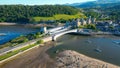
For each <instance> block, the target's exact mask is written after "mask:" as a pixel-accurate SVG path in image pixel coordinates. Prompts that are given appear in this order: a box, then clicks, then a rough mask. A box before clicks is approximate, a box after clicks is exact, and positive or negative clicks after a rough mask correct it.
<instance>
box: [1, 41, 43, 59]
mask: <svg viewBox="0 0 120 68" xmlns="http://www.w3.org/2000/svg"><path fill="white" fill-rule="evenodd" d="M38 42H39V43H38ZM38 42H36V43H35V44H32V45H28V46H25V47H23V48H20V49H18V50H14V51H10V52H8V53H6V54H3V55H1V56H0V61H1V60H4V59H7V58H9V57H11V56H13V55H16V54H18V53H20V52H22V51H25V50H27V49H29V48H32V47H34V46H36V45H38V44H41V43H43V41H42V40H39V41H38Z"/></svg>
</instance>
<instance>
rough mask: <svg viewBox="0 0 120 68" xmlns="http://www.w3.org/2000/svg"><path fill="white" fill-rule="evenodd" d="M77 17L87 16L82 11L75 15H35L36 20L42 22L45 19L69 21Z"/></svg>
mask: <svg viewBox="0 0 120 68" xmlns="http://www.w3.org/2000/svg"><path fill="white" fill-rule="evenodd" d="M76 18H86V16H85V15H83V14H82V13H78V14H75V15H67V14H57V15H54V16H52V17H33V19H34V21H35V22H40V21H42V20H43V21H48V20H56V21H59V22H62V21H63V20H64V21H66V20H67V21H68V20H70V19H76Z"/></svg>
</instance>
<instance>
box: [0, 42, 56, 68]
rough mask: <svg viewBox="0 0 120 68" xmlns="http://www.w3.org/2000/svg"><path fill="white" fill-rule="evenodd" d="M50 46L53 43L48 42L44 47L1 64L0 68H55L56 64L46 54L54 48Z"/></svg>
mask: <svg viewBox="0 0 120 68" xmlns="http://www.w3.org/2000/svg"><path fill="white" fill-rule="evenodd" d="M50 45H52V42H48V43H47V44H45V46H43V47H41V46H40V47H38V48H34V49H31V50H30V51H27V52H25V53H24V54H21V55H19V56H17V57H16V58H14V59H12V60H10V61H8V62H5V63H3V64H0V68H53V67H54V65H55V64H54V63H55V62H54V60H52V59H51V58H50V57H49V56H48V55H47V54H46V50H47V49H49V48H50V47H52V46H50Z"/></svg>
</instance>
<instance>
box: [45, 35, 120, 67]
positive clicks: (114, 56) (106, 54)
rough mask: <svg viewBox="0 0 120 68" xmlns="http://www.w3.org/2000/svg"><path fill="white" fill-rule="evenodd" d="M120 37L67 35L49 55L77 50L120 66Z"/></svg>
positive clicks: (56, 44)
mask: <svg viewBox="0 0 120 68" xmlns="http://www.w3.org/2000/svg"><path fill="white" fill-rule="evenodd" d="M119 42H120V37H117V36H113V35H96V36H80V35H69V34H66V35H64V36H61V37H59V38H58V39H57V41H56V42H55V44H54V46H53V47H52V48H50V49H49V50H48V51H47V53H48V54H49V55H50V56H51V57H53V58H54V57H55V55H56V52H60V51H63V50H75V51H77V52H79V53H82V54H84V55H87V56H89V57H93V58H96V59H100V60H103V61H105V62H109V63H112V64H115V65H119V66H120V53H119V52H120V43H119Z"/></svg>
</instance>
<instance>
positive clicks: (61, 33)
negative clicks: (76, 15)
mask: <svg viewBox="0 0 120 68" xmlns="http://www.w3.org/2000/svg"><path fill="white" fill-rule="evenodd" d="M72 32H77V29H73V30H67V31H64V32H60V33H57V34H54V35H53V36H52V40H53V41H55V40H56V39H57V38H58V37H60V36H62V35H64V34H67V33H72Z"/></svg>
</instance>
